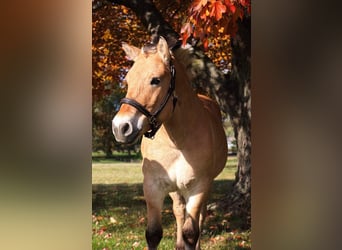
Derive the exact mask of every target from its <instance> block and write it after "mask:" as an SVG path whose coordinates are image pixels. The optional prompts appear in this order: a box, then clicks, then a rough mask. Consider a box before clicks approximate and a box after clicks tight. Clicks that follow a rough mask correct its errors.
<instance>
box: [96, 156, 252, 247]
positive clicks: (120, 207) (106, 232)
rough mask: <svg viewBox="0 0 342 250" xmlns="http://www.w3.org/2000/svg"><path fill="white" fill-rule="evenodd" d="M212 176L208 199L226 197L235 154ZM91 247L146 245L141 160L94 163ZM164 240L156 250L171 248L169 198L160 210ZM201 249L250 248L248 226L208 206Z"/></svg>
mask: <svg viewBox="0 0 342 250" xmlns="http://www.w3.org/2000/svg"><path fill="white" fill-rule="evenodd" d="M228 159H229V160H228V161H227V164H226V167H225V169H224V170H223V172H222V173H221V174H220V175H219V176H218V177H217V178H216V180H215V182H214V185H213V191H212V194H211V197H210V200H209V202H208V204H212V203H214V202H215V201H218V200H220V199H222V198H224V197H226V196H227V194H228V193H229V191H230V188H231V186H232V183H233V180H234V178H235V171H236V157H232V156H230V157H229V158H228ZM92 179H93V211H92V228H93V229H92V230H93V232H92V237H93V243H92V244H93V246H92V249H96V250H105V249H106V250H107V249H108V250H109V249H118V250H128V249H140V250H143V249H147V248H145V247H146V242H145V227H146V207H145V200H144V197H143V190H142V179H143V176H142V172H141V163H118V162H113V161H112V162H111V161H110V160H106V161H105V162H101V161H98V160H97V161H96V162H93V177H92ZM162 213H163V230H164V233H163V239H162V240H161V242H160V245H159V248H158V249H160V250H171V249H174V244H175V219H174V216H173V213H172V201H171V199H170V198H169V197H166V199H165V202H164V209H163V212H162ZM201 245H202V249H228V250H229V249H232V250H233V249H237V250H238V249H251V242H250V230H241V229H240V228H239V218H233V217H232V216H231V215H230V214H229V213H226V212H225V211H219V210H218V209H209V211H208V214H207V218H206V221H205V225H204V230H203V233H202V236H201Z"/></svg>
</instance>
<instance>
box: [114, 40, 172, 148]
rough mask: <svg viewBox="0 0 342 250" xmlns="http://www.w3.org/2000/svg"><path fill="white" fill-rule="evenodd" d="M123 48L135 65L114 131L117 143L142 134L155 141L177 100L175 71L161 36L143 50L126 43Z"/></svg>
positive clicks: (126, 78) (128, 76)
mask: <svg viewBox="0 0 342 250" xmlns="http://www.w3.org/2000/svg"><path fill="white" fill-rule="evenodd" d="M122 47H123V49H124V51H125V52H126V55H127V58H128V59H129V60H133V61H134V64H133V66H132V68H131V69H130V70H129V71H128V73H127V75H126V77H125V83H126V84H127V94H126V97H125V98H123V99H122V100H121V107H120V109H119V111H118V113H117V114H116V116H115V117H114V119H113V121H112V129H113V133H114V136H115V139H116V140H117V141H118V142H121V143H133V142H134V141H136V140H137V139H138V138H139V137H140V136H142V135H143V134H144V135H145V136H146V137H148V138H152V137H153V136H154V134H155V133H156V132H157V130H158V129H159V127H160V126H161V124H162V123H163V122H164V121H166V120H167V119H168V118H169V117H170V116H171V114H172V110H173V108H174V106H175V100H176V99H175V97H174V96H173V91H174V87H175V70H174V66H173V65H172V64H171V54H170V51H169V48H168V45H167V43H166V40H165V39H164V38H162V37H161V38H160V39H159V42H158V43H157V44H147V45H145V46H144V47H142V48H141V49H139V48H137V47H134V46H132V45H128V44H127V43H123V44H122ZM170 97H172V98H170ZM170 99H173V100H174V101H173V102H171V101H169V100H170ZM172 103H173V105H172Z"/></svg>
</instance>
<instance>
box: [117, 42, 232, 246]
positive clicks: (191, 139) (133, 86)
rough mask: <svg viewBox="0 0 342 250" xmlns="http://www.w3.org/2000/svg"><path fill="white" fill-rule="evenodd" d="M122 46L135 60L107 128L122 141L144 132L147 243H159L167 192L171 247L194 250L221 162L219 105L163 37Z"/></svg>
mask: <svg viewBox="0 0 342 250" xmlns="http://www.w3.org/2000/svg"><path fill="white" fill-rule="evenodd" d="M123 49H124V50H125V52H126V54H127V57H128V58H129V59H131V60H134V64H133V66H132V68H131V69H130V70H129V72H128V73H127V76H126V81H127V85H128V89H127V95H126V98H123V99H122V100H121V107H120V110H119V112H118V113H117V115H116V116H115V117H114V119H113V122H112V126H113V133H114V136H115V138H116V140H117V141H118V142H121V143H132V142H134V141H136V140H137V139H138V138H139V137H140V136H142V135H144V136H145V137H146V138H143V140H142V142H141V152H142V155H143V166H142V169H143V174H144V184H143V188H144V196H145V199H146V204H147V229H146V240H147V244H148V249H150V250H151V249H157V246H158V244H159V242H160V240H161V238H162V235H163V230H162V221H161V220H162V218H161V212H162V206H163V201H164V198H165V196H166V195H167V194H169V195H170V196H171V198H172V200H173V212H174V215H175V217H176V222H177V242H176V249H200V243H199V236H200V233H201V228H202V223H203V220H204V218H205V213H206V201H207V199H208V196H209V193H210V189H211V184H212V182H213V179H214V178H215V177H216V176H217V175H218V174H219V173H220V172H221V171H222V169H223V167H224V165H225V162H226V160H227V142H226V137H225V133H224V130H223V128H222V120H221V114H220V110H219V107H218V105H217V104H216V103H215V102H214V101H212V100H211V99H209V98H208V97H205V96H202V95H196V94H195V93H194V91H193V90H192V87H191V85H190V83H189V81H188V79H187V77H186V74H185V71H184V68H183V66H182V65H181V64H180V63H179V62H177V61H176V60H175V59H174V58H173V57H172V55H171V52H170V51H169V48H168V46H167V43H166V41H165V39H164V38H162V37H161V38H160V40H159V42H158V44H156V45H151V44H150V45H145V46H144V47H143V48H142V49H139V48H136V47H134V46H130V45H128V44H126V43H123ZM176 72H177V77H176Z"/></svg>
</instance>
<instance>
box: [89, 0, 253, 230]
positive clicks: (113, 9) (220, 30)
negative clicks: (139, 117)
mask: <svg viewBox="0 0 342 250" xmlns="http://www.w3.org/2000/svg"><path fill="white" fill-rule="evenodd" d="M110 2H111V3H113V4H111V5H108V4H106V3H105V2H103V1H95V2H93V6H94V9H95V11H94V15H93V18H94V19H93V33H94V34H95V35H93V37H94V38H93V39H94V40H95V42H94V41H93V52H95V53H93V67H94V69H93V72H94V73H93V83H94V86H93V90H94V92H93V94H94V96H95V97H94V99H95V101H94V102H96V100H97V97H101V96H103V95H110V93H111V91H113V90H115V85H118V84H119V83H120V81H121V79H122V77H123V76H124V75H125V73H126V71H127V68H128V66H129V63H128V62H124V61H122V60H118V58H123V57H124V56H123V53H122V51H121V48H119V47H120V46H121V41H128V42H129V43H131V44H135V45H137V46H139V45H142V44H143V43H144V42H146V41H147V40H150V39H149V38H148V37H147V33H148V34H149V35H150V37H152V38H151V39H152V40H153V39H155V38H158V37H159V36H163V37H165V38H166V39H167V41H168V44H169V46H170V47H173V46H175V45H176V44H177V41H178V40H179V39H182V43H183V44H185V43H187V42H188V43H190V44H191V45H192V46H191V49H188V50H186V53H184V51H182V50H176V51H175V52H174V54H175V56H176V57H178V59H181V60H180V61H182V63H183V64H184V65H185V67H186V68H187V69H189V70H188V72H187V73H188V76H189V78H190V79H191V82H192V83H193V84H194V88H195V89H196V90H197V91H198V92H201V93H205V94H207V95H210V96H211V97H213V98H215V99H216V100H217V101H218V103H219V104H220V106H221V108H222V111H223V112H224V113H225V114H228V115H229V118H230V121H231V123H232V125H233V128H234V134H235V137H236V139H237V147H238V170H237V173H236V181H235V184H234V188H233V192H232V193H231V194H230V195H229V197H228V198H227V200H226V202H225V203H224V204H225V206H228V207H229V208H230V209H232V210H233V211H235V212H238V213H243V215H245V216H246V219H247V220H246V223H247V225H249V223H250V193H251V83H250V46H251V44H250V28H251V26H250V1H249V0H235V1H234V0H224V1H223V0H218V1H216V0H210V1H208V0H195V1H166V0H159V1H154V2H152V1H151V0H139V1H136V0H125V1H123V0H111V1H110ZM141 27H145V29H146V30H147V33H146V31H145V30H143V29H142V28H141ZM177 31H179V32H177ZM106 39H107V40H106ZM111 41H112V42H111ZM101 44H102V45H101ZM111 46H112V47H111ZM204 51H206V53H204ZM114 55H116V56H114ZM94 57H95V58H94ZM99 63H100V64H99ZM96 72H98V73H96ZM108 78H109V80H110V81H107V82H106V79H108ZM106 86H107V87H106ZM111 116H113V114H111ZM111 119H112V117H111V118H110V119H109V120H108V121H110V120H111ZM109 126H110V125H109Z"/></svg>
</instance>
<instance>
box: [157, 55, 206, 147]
mask: <svg viewBox="0 0 342 250" xmlns="http://www.w3.org/2000/svg"><path fill="white" fill-rule="evenodd" d="M174 64H175V68H176V83H175V95H176V96H177V98H178V101H177V104H176V107H175V109H174V112H173V114H172V116H171V118H170V119H169V120H168V121H166V122H165V123H164V127H165V129H166V131H167V133H168V135H169V137H170V138H171V139H172V140H173V141H174V143H175V144H177V145H181V144H182V143H183V142H184V140H185V138H187V137H188V136H185V135H187V134H189V132H190V131H191V129H193V128H194V123H196V120H197V118H196V117H198V116H200V115H201V113H198V112H200V111H201V110H200V103H199V100H198V98H197V96H196V93H195V92H194V91H193V90H192V87H191V85H190V83H189V80H188V78H187V76H186V73H185V71H184V69H183V66H182V65H181V64H180V63H177V62H175V63H174Z"/></svg>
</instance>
